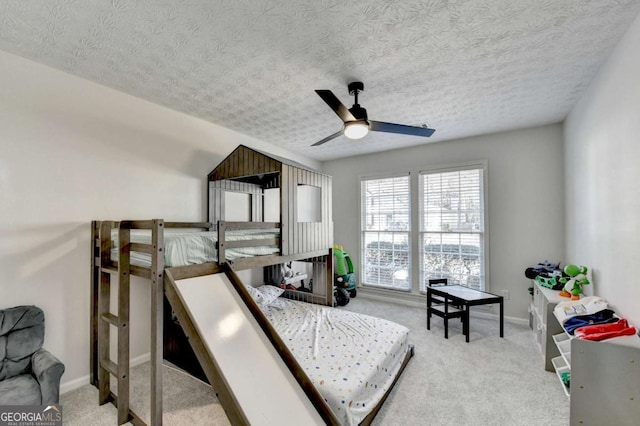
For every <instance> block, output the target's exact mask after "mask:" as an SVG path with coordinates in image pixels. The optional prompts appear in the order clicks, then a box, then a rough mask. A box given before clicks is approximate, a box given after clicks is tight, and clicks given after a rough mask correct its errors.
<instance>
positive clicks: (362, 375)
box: [263, 298, 410, 425]
mask: <svg viewBox="0 0 640 426" xmlns="http://www.w3.org/2000/svg"><path fill="white" fill-rule="evenodd" d="M263 310H264V313H265V315H266V316H267V318H268V319H269V321H270V322H271V324H273V326H274V328H275V329H276V330H277V332H278V334H279V335H280V337H281V338H282V340H283V341H284V343H285V344H286V345H287V347H288V348H289V350H290V351H291V353H292V354H293V355H294V356H295V358H296V360H297V361H298V363H299V364H300V365H301V367H302V368H303V370H304V371H305V373H306V374H307V376H309V379H310V380H311V381H312V382H313V384H314V386H315V387H316V389H318V391H319V392H320V394H321V395H322V396H323V397H324V398H325V400H326V401H327V403H328V404H329V406H330V407H331V409H332V410H333V412H334V413H335V415H336V416H337V417H338V420H340V422H341V423H342V424H344V425H357V424H358V423H360V422H361V421H362V420H363V419H364V418H365V417H366V416H367V415H368V414H369V412H370V411H371V410H372V409H373V408H374V407H375V406H376V404H377V403H378V402H380V400H381V399H382V397H383V396H384V394H385V393H386V392H387V390H388V389H389V388H390V387H391V386H392V384H393V381H394V379H395V377H396V375H397V374H398V371H399V370H400V367H401V365H402V362H403V360H404V358H405V355H406V353H407V351H408V350H409V349H410V345H409V344H408V338H409V330H408V329H407V328H406V327H404V326H401V325H399V324H396V323H393V322H391V321H387V320H384V319H381V318H375V317H371V316H368V315H362V314H357V313H354V312H349V311H345V310H341V309H335V308H329V307H326V306H321V305H314V304H310V303H304V302H296V301H290V300H285V299H282V298H280V299H278V302H277V303H276V304H273V305H270V306H268V307H266V308H263Z"/></svg>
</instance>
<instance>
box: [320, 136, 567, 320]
mask: <svg viewBox="0 0 640 426" xmlns="http://www.w3.org/2000/svg"><path fill="white" fill-rule="evenodd" d="M474 160H487V161H488V182H489V184H488V188H487V191H488V197H489V202H488V215H489V229H488V231H489V259H490V264H489V266H488V270H489V271H488V272H489V276H490V278H489V282H488V283H487V290H488V291H491V292H494V293H497V294H502V291H503V290H509V292H510V296H511V298H510V300H508V301H506V302H505V315H506V316H510V317H515V318H521V319H525V318H528V314H527V307H528V305H529V301H530V296H529V293H528V292H527V288H528V286H529V284H530V281H529V280H527V279H526V278H525V276H524V270H525V268H526V267H528V266H530V265H532V264H535V263H537V262H539V261H541V260H545V259H548V260H551V261H559V260H562V258H563V245H564V232H563V215H564V209H563V193H564V191H563V185H562V184H561V183H560V182H562V179H563V172H562V127H561V126H560V125H552V126H545V127H538V128H532V129H525V130H518V131H512V132H504V133H497V134H492V135H485V136H478V137H473V138H468V139H462V140H456V141H447V142H443V143H433V144H426V145H422V146H418V147H413V148H408V149H400V150H394V151H387V152H384V153H380V154H372V155H366V156H361V157H350V158H346V159H343V160H335V161H328V162H325V163H324V164H323V171H324V172H325V173H327V174H329V175H332V176H333V194H334V197H333V208H334V212H333V214H334V218H336V219H335V235H336V236H339V237H336V238H335V242H336V243H337V244H342V245H344V247H345V249H346V250H347V251H348V252H349V254H350V255H351V256H352V258H353V260H354V262H355V264H356V265H359V264H360V253H359V249H360V232H359V229H360V223H359V217H360V206H359V204H358V200H359V190H360V184H359V176H361V175H375V174H384V173H391V172H399V171H410V172H411V173H412V180H411V185H412V186H417V185H418V179H417V175H418V172H419V171H420V170H423V169H425V168H427V167H430V166H434V165H446V164H452V163H461V162H467V161H474ZM414 202H415V200H414ZM417 256H418V253H416V252H415V250H414V253H413V259H412V267H413V274H412V278H413V280H414V288H417V284H416V283H417V280H418V279H419V274H418V257H417Z"/></svg>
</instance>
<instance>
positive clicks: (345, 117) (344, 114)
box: [316, 90, 356, 123]
mask: <svg viewBox="0 0 640 426" xmlns="http://www.w3.org/2000/svg"><path fill="white" fill-rule="evenodd" d="M316 93H317V94H318V96H320V97H321V98H322V100H323V101H325V102H326V103H327V105H329V108H331V109H332V110H333V111H334V112H335V113H336V114H338V117H340V119H341V120H342V121H344V122H345V123H346V122H347V121H355V120H356V118H355V117H354V116H353V114H351V112H349V109H348V108H347V107H346V106H344V105H342V102H340V99H338V98H336V95H334V94H333V92H331V90H316Z"/></svg>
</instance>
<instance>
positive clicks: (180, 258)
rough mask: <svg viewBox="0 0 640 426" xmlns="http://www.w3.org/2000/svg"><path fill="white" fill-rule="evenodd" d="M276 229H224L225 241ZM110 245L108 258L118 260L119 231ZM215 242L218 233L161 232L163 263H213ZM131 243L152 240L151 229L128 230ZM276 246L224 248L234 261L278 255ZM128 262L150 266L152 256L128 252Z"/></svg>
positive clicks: (266, 235) (267, 234)
mask: <svg viewBox="0 0 640 426" xmlns="http://www.w3.org/2000/svg"><path fill="white" fill-rule="evenodd" d="M278 233H279V230H274V231H265V230H262V229H257V230H246V231H227V232H226V234H225V235H226V240H227V241H239V240H252V239H260V238H270V237H273V236H274V234H278ZM111 240H112V247H114V248H112V249H111V259H112V260H114V261H117V260H118V248H117V247H118V231H117V230H114V231H112V233H111ZM217 241H218V233H217V232H187V233H178V232H168V231H167V232H165V234H164V246H165V253H164V264H165V266H166V267H167V268H171V267H174V266H184V265H196V264H200V263H205V262H216V261H217V260H218V251H217V250H216V242H217ZM131 242H134V243H143V244H150V243H151V232H150V231H131ZM278 253H279V248H278V246H277V245H270V246H260V247H241V248H236V249H227V250H226V257H227V260H234V259H239V258H243V257H252V256H260V255H265V254H278ZM131 264H132V265H137V266H144V267H147V268H148V267H150V266H151V255H149V254H145V253H138V252H131Z"/></svg>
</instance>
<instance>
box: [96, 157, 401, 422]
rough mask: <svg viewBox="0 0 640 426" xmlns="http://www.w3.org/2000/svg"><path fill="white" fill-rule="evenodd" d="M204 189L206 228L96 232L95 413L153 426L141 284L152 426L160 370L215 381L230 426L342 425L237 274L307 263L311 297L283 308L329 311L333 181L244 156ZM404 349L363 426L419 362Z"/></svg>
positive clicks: (139, 224)
mask: <svg viewBox="0 0 640 426" xmlns="http://www.w3.org/2000/svg"><path fill="white" fill-rule="evenodd" d="M208 182H209V194H208V195H209V197H208V212H209V221H208V222H201V223H184V222H165V221H164V220H162V219H153V220H126V221H125V220H122V221H93V222H92V228H91V229H92V241H91V244H92V245H91V253H92V256H91V271H92V273H91V300H92V304H91V353H90V362H91V383H92V384H93V385H95V386H96V387H97V388H98V391H99V392H98V393H99V396H98V398H99V401H98V402H99V403H100V404H104V403H107V402H112V403H113V404H114V405H115V406H116V407H117V409H118V424H123V423H126V422H132V423H133V424H136V425H144V424H147V422H146V421H145V420H144V419H142V418H141V417H140V416H139V415H138V414H136V412H134V411H133V410H132V409H131V407H130V398H129V395H130V389H129V377H130V365H129V364H130V358H129V357H130V353H129V352H130V347H129V346H130V336H129V328H130V327H129V321H130V310H131V309H130V308H131V306H130V282H131V276H134V277H140V278H142V279H146V280H149V281H150V284H151V285H150V298H151V303H150V305H151V306H150V312H149V313H150V318H151V321H150V325H151V329H150V333H149V335H150V364H151V368H150V370H151V373H150V386H151V394H150V419H149V420H148V422H149V424H152V425H161V424H162V365H163V359H166V360H168V361H170V362H172V363H173V364H175V365H177V366H178V367H179V368H181V369H183V370H185V371H186V372H188V373H190V374H192V375H194V376H196V377H200V378H203V379H204V380H206V381H208V382H209V383H210V384H211V386H212V388H213V390H214V391H215V394H216V395H217V396H218V399H219V400H220V403H221V405H222V407H223V408H224V410H225V412H226V414H227V416H228V418H229V420H230V421H231V423H232V424H254V425H260V424H265V425H269V424H281V425H286V424H332V425H338V424H344V423H345V422H346V421H349V420H348V418H349V417H348V416H352V413H347V412H342V411H341V410H342V409H341V408H340V407H338V406H337V405H336V404H334V403H333V401H334V400H335V399H336V398H337V397H335V396H332V395H327V394H321V393H320V392H319V391H318V390H317V389H316V386H314V381H313V380H312V378H310V377H309V371H310V370H309V369H306V370H305V368H303V366H304V364H305V363H306V362H307V360H306V359H305V357H301V356H297V357H294V356H293V354H292V352H291V350H290V349H289V347H288V346H287V344H285V342H284V339H283V338H281V337H280V335H279V332H278V331H277V330H276V329H275V328H274V326H273V325H272V323H271V322H270V320H269V319H268V318H267V317H266V312H267V311H266V310H265V308H264V307H263V306H259V305H258V303H257V299H254V298H253V297H252V296H253V294H252V292H253V291H254V290H255V289H254V288H253V287H252V286H248V285H246V284H245V283H243V282H242V280H241V278H240V277H239V275H238V272H239V271H243V270H252V271H255V270H256V269H257V270H260V268H262V276H263V278H264V282H265V283H269V282H272V281H273V279H274V276H276V275H278V274H279V272H280V267H281V265H282V264H283V263H288V262H304V263H305V264H308V265H311V267H312V270H313V272H312V273H311V275H312V279H313V282H314V283H315V285H314V286H313V292H312V293H308V292H301V291H288V290H287V291H284V294H283V295H282V297H286V298H288V299H298V300H302V301H303V302H307V303H301V306H302V305H303V306H308V307H316V308H317V309H325V308H322V306H325V307H329V306H332V305H333V254H332V249H331V247H332V245H333V221H332V206H331V196H332V194H331V190H332V188H331V177H330V176H327V175H324V174H321V173H318V172H316V171H314V170H311V169H309V168H307V167H305V166H302V165H300V164H297V163H295V162H292V161H289V160H285V159H282V158H279V157H276V156H273V155H268V154H265V153H262V152H260V151H257V150H254V149H251V148H248V147H246V146H243V145H240V146H239V147H238V148H236V149H235V150H234V151H233V152H232V153H231V154H230V155H229V156H228V157H227V158H225V159H224V160H223V161H222V162H221V163H220V164H219V165H218V166H217V167H216V168H215V169H214V170H213V171H211V173H209V175H208ZM274 205H275V207H274ZM238 206H240V207H238ZM242 206H244V207H242ZM238 216H240V219H238ZM265 218H267V219H270V220H271V221H265ZM273 218H275V220H273ZM136 279H138V278H136ZM264 287H270V288H271V289H274V288H275V287H272V286H264ZM112 288H114V289H115V290H117V296H116V295H115V292H114V297H113V299H115V305H116V309H115V310H116V312H111V307H110V305H111V303H112V300H111V299H112V294H111V293H112ZM280 299H281V298H280ZM288 299H287V300H284V302H287V303H290V304H295V303H299V304H300V302H292V301H288ZM326 309H332V308H326ZM112 332H115V334H116V339H114V341H115V342H117V348H116V349H117V350H115V351H114V352H115V353H116V355H115V358H116V359H115V360H112V355H111V348H110V342H111V333H112ZM396 334H402V333H396ZM289 340H291V339H289ZM327 341H328V340H327ZM396 346H398V348H400V352H401V356H398V357H397V358H399V360H400V361H399V362H398V364H397V365H395V366H393V367H390V370H389V371H393V372H394V373H393V374H392V375H391V377H390V378H389V380H388V382H387V383H385V385H384V389H385V390H386V391H385V392H384V395H382V396H381V397H378V398H377V399H376V401H375V403H371V404H370V406H369V403H367V410H366V413H362V417H361V418H358V421H357V422H358V423H361V424H369V423H370V422H371V421H372V420H373V418H374V416H375V414H376V413H377V411H378V410H379V409H380V406H381V405H382V403H383V402H384V400H385V398H386V396H387V395H388V393H389V392H390V390H391V388H392V386H393V384H394V383H395V382H396V380H397V378H398V377H399V375H400V374H401V372H402V370H403V369H404V367H405V366H406V364H407V362H408V361H409V359H410V358H411V356H412V355H413V346H411V345H409V344H408V343H407V342H406V341H405V340H403V341H400V342H398V344H397V345H396ZM396 356H397V354H394V358H395V357H396ZM112 381H115V382H117V384H116V387H117V392H113V391H112ZM283 401H286V403H284V404H283ZM331 404H333V405H331ZM358 415H360V414H358ZM338 416H347V417H344V419H347V420H344V419H343V417H338Z"/></svg>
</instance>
